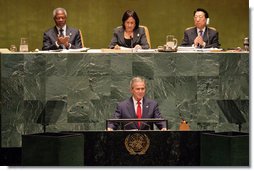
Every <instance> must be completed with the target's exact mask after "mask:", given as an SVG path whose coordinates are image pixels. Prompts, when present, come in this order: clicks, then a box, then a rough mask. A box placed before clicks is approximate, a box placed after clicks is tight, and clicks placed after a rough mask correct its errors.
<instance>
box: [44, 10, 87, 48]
mask: <svg viewBox="0 0 254 171" xmlns="http://www.w3.org/2000/svg"><path fill="white" fill-rule="evenodd" d="M53 18H54V21H55V24H56V25H55V27H53V28H50V29H49V30H48V31H46V32H45V33H44V35H43V47H42V50H56V49H78V48H82V42H81V36H80V32H79V30H78V29H74V28H70V27H68V26H67V25H66V19H67V12H66V10H65V9H64V8H56V9H54V11H53Z"/></svg>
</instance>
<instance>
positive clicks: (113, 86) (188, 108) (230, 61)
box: [0, 52, 249, 147]
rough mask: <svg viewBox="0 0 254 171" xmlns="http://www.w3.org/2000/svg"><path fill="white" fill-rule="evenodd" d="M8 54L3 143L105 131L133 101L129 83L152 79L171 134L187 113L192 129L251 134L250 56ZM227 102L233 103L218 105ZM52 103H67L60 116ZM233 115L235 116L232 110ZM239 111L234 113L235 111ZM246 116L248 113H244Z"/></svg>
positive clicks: (4, 59) (150, 89) (151, 90)
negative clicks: (38, 135) (26, 136)
mask: <svg viewBox="0 0 254 171" xmlns="http://www.w3.org/2000/svg"><path fill="white" fill-rule="evenodd" d="M0 55H1V137H2V139H1V141H2V142H1V144H2V147H17V146H20V145H21V135H22V134H30V133H39V132H43V127H42V125H41V122H40V121H38V120H39V118H40V117H41V115H42V112H43V110H45V109H46V111H47V110H49V111H50V110H52V111H58V113H54V112H53V113H52V112H51V113H48V116H47V117H48V118H49V119H50V124H49V125H47V126H46V129H47V131H48V132H59V131H83V130H104V129H105V120H106V119H109V118H111V117H112V114H113V113H114V110H115V107H116V104H117V102H119V101H122V100H124V99H126V98H129V97H130V95H131V94H130V91H129V81H130V79H131V78H132V76H135V75H141V76H144V77H145V78H146V79H147V96H148V97H149V98H152V99H155V100H156V101H157V102H158V103H159V107H160V110H161V113H162V115H163V117H164V118H166V119H168V122H169V128H170V129H171V130H178V127H179V123H180V121H181V119H180V117H179V114H182V116H183V117H184V118H185V119H186V120H187V121H188V123H189V124H190V127H191V130H198V131H199V130H216V131H237V130H238V129H239V125H238V124H237V123H235V122H236V121H235V116H238V117H239V118H243V119H242V121H244V122H243V123H241V129H242V131H244V132H249V54H248V53H203V52H202V53H47V54H45V53H42V54H40V53H24V54H21V53H17V54H15V53H13V54H0ZM221 100H229V101H228V102H226V103H225V105H221V106H219V105H218V102H219V101H221ZM49 101H55V102H56V103H58V102H59V103H62V102H63V103H64V104H65V105H64V106H62V108H61V109H60V108H59V110H58V109H55V108H57V107H52V106H51V107H50V106H47V103H48V102H49ZM225 109H228V111H229V112H226V113H225V111H227V110H225ZM231 110H232V111H231ZM239 111H240V112H239Z"/></svg>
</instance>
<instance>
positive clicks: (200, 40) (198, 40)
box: [194, 36, 204, 47]
mask: <svg viewBox="0 0 254 171" xmlns="http://www.w3.org/2000/svg"><path fill="white" fill-rule="evenodd" d="M198 45H201V46H203V45H204V40H203V37H202V36H197V37H196V38H195V40H194V46H195V47H197V46H198Z"/></svg>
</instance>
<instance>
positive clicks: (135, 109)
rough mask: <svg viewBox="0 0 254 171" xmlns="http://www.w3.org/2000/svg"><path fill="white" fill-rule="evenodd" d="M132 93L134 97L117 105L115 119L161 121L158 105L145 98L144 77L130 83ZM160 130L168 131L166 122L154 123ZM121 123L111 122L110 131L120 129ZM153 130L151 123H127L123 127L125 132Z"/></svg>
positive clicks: (135, 78) (134, 78) (133, 79)
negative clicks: (150, 119)
mask: <svg viewBox="0 0 254 171" xmlns="http://www.w3.org/2000/svg"><path fill="white" fill-rule="evenodd" d="M130 92H131V94H132V96H131V97H130V98H129V99H126V100H124V101H122V102H120V103H118V104H117V107H116V110H115V113H114V114H113V118H114V119H135V118H137V119H147V118H155V119H156V118H157V119H161V118H162V116H161V113H160V111H159V107H158V103H157V102H156V101H154V100H151V99H148V98H146V97H145V93H146V81H145V79H144V78H142V77H133V78H132V80H131V81H130ZM154 124H155V125H156V126H157V127H158V128H159V129H160V130H167V129H166V128H167V127H166V123H165V122H162V121H160V122H155V123H154ZM120 126H121V125H120V123H117V122H109V124H108V128H107V130H108V131H112V130H116V129H119V127H120ZM152 128H153V123H151V122H141V121H135V122H126V123H124V124H123V125H122V129H124V130H148V129H152Z"/></svg>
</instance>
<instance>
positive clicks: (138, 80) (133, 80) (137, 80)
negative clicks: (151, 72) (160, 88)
mask: <svg viewBox="0 0 254 171" xmlns="http://www.w3.org/2000/svg"><path fill="white" fill-rule="evenodd" d="M134 82H144V83H145V85H146V80H145V78H143V77H140V76H137V77H133V78H132V79H131V81H130V89H132V88H133V87H132V85H133V83H134Z"/></svg>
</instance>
